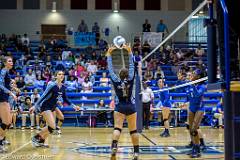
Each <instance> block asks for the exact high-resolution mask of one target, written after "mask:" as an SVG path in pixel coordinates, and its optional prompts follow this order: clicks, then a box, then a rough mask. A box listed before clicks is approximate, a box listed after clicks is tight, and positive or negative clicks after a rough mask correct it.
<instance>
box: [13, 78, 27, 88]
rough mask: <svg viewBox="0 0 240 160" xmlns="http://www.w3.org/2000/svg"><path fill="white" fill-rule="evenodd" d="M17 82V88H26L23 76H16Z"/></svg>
mask: <svg viewBox="0 0 240 160" xmlns="http://www.w3.org/2000/svg"><path fill="white" fill-rule="evenodd" d="M15 81H16V84H17V88H19V89H22V88H24V86H25V82H24V79H23V77H22V76H16V77H15Z"/></svg>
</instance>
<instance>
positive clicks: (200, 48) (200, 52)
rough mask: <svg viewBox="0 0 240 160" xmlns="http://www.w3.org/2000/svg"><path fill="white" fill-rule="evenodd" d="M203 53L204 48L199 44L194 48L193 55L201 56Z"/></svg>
mask: <svg viewBox="0 0 240 160" xmlns="http://www.w3.org/2000/svg"><path fill="white" fill-rule="evenodd" d="M204 54H205V52H204V49H202V47H201V44H199V45H198V48H196V50H195V55H196V56H198V57H202V56H203V55H204Z"/></svg>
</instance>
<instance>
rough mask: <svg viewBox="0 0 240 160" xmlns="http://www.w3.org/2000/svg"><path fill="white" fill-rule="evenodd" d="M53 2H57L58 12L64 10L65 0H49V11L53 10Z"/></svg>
mask: <svg viewBox="0 0 240 160" xmlns="http://www.w3.org/2000/svg"><path fill="white" fill-rule="evenodd" d="M53 2H56V4H57V6H56V8H57V10H62V9H63V0H47V9H48V10H52V4H53Z"/></svg>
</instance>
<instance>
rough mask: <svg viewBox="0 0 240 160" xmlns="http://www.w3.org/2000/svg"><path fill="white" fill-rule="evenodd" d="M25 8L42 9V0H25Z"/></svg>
mask: <svg viewBox="0 0 240 160" xmlns="http://www.w3.org/2000/svg"><path fill="white" fill-rule="evenodd" d="M23 9H40V0H34V1H33V0H23Z"/></svg>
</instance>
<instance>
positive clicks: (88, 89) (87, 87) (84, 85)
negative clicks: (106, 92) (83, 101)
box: [82, 77, 93, 93]
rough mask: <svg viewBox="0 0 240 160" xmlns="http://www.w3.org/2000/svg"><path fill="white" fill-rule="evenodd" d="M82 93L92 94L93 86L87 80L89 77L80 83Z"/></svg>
mask: <svg viewBox="0 0 240 160" xmlns="http://www.w3.org/2000/svg"><path fill="white" fill-rule="evenodd" d="M82 92H84V93H92V92H93V84H92V82H91V81H90V80H89V77H86V78H85V79H84V82H83V83H82Z"/></svg>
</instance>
